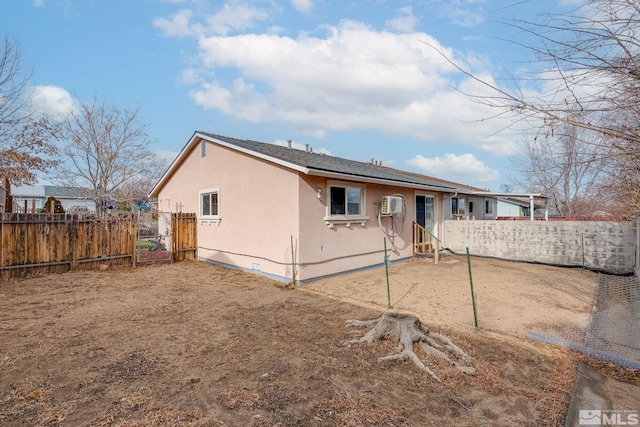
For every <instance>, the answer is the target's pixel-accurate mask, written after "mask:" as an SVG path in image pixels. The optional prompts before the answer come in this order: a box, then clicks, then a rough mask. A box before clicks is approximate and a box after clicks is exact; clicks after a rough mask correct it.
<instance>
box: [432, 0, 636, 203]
mask: <svg viewBox="0 0 640 427" xmlns="http://www.w3.org/2000/svg"><path fill="white" fill-rule="evenodd" d="M522 3H526V1H525V2H522ZM506 24H507V25H509V26H511V27H513V28H514V29H516V30H518V31H520V32H521V33H523V34H524V35H526V36H530V37H523V38H522V39H523V40H530V39H534V40H537V42H536V43H534V44H528V43H527V42H522V43H519V42H518V41H516V40H512V42H513V43H516V44H519V45H520V47H524V48H525V49H526V50H528V51H529V52H531V53H532V57H533V59H532V62H531V64H532V65H533V66H534V68H535V70H534V71H533V72H531V73H530V77H529V78H527V79H522V80H515V79H513V80H512V81H513V83H514V85H513V86H512V88H511V89H510V88H506V87H504V86H500V85H498V84H495V83H493V82H490V81H487V80H483V79H481V78H479V77H477V76H475V75H473V74H472V73H471V72H469V71H467V70H464V69H463V68H462V67H460V66H458V65H457V64H455V63H454V62H453V61H451V60H449V59H448V58H446V56H445V55H444V53H442V52H441V54H442V55H443V57H445V58H446V59H447V60H449V62H450V63H451V64H452V65H454V66H455V67H456V68H458V70H460V71H461V72H462V73H464V74H466V75H467V76H468V77H470V78H471V79H473V80H475V81H476V82H479V83H480V84H482V85H484V87H485V88H488V89H490V91H491V93H492V94H491V95H488V96H487V94H486V93H484V94H480V95H479V94H473V93H469V94H468V95H469V96H470V97H472V98H473V99H475V100H476V101H477V102H479V103H481V104H483V105H486V106H490V107H494V108H495V109H497V111H498V112H497V114H496V115H499V116H502V117H507V118H509V119H511V121H512V123H513V124H514V125H516V124H518V125H522V124H523V123H524V124H526V125H528V126H531V127H530V131H531V132H533V133H534V134H536V133H537V135H538V136H554V134H555V133H556V132H558V131H559V130H560V129H562V128H565V126H567V125H568V126H573V127H576V128H580V129H583V133H584V132H591V133H592V134H593V136H592V137H590V138H589V140H591V141H598V142H599V144H600V145H599V147H600V150H601V155H600V157H601V158H602V159H603V160H607V162H608V163H609V170H611V171H614V170H618V171H620V170H621V168H629V167H631V170H629V173H624V176H625V177H626V178H632V177H637V173H635V174H634V173H632V172H633V167H634V165H635V164H636V163H632V162H631V163H630V162H628V161H627V159H628V158H629V156H632V157H635V158H637V155H638V154H637V153H639V152H640V123H639V122H638V117H640V38H639V32H640V6H638V2H637V0H584V1H583V3H582V4H581V5H580V6H579V7H577V8H575V9H573V10H572V11H571V12H567V13H562V14H551V13H549V14H546V15H544V16H542V17H541V19H540V20H539V21H535V22H531V21H525V20H512V21H510V22H507V23H506ZM532 89H535V90H532ZM586 151H587V152H589V149H587V150H586ZM611 178H612V179H613V178H614V175H611ZM638 186H640V181H635V182H629V181H628V180H627V181H625V185H616V182H615V181H612V182H610V185H609V186H608V189H609V191H610V192H615V193H618V192H620V194H619V197H618V200H623V199H624V200H626V201H627V204H626V210H627V211H628V212H629V213H631V214H633V213H636V214H637V213H640V208H639V206H638V204H637V202H635V204H634V202H631V203H629V202H630V199H629V198H625V197H624V194H625V193H626V192H628V191H629V190H630V189H634V188H637V187H638Z"/></svg>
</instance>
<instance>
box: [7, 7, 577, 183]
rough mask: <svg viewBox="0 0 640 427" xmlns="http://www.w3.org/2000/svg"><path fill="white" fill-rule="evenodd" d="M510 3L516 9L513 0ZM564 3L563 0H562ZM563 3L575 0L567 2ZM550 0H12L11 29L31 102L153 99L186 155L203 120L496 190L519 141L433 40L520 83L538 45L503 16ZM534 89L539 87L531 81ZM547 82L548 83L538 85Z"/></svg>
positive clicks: (155, 132)
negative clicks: (524, 45) (474, 96)
mask: <svg viewBox="0 0 640 427" xmlns="http://www.w3.org/2000/svg"><path fill="white" fill-rule="evenodd" d="M512 3H513V5H511V4H512ZM556 3H558V4H556ZM564 3H569V1H568V0H564ZM568 6H570V5H568V4H561V3H560V2H554V1H551V0H543V1H539V0H538V1H517V0H507V1H504V0H503V1H491V0H484V1H483V0H424V1H402V0H396V1H391V0H387V1H385V0H377V1H348V0H347V1H329V0H290V1H276V0H267V1H251V0H229V1H226V2H225V1H205V0H11V1H6V2H3V5H2V13H0V30H1V32H2V33H4V34H6V35H7V36H9V37H10V38H12V39H14V40H15V41H17V42H18V43H19V45H20V47H21V50H22V53H23V55H24V59H25V62H26V64H27V65H28V66H29V67H32V69H33V73H32V78H31V88H32V91H33V94H34V102H36V103H38V104H39V105H40V106H41V107H42V108H43V109H45V110H47V111H54V110H55V111H58V112H64V111H70V110H71V109H73V108H74V106H75V105H77V102H78V101H91V100H92V99H93V97H96V96H97V97H98V98H101V99H105V100H106V101H108V102H109V103H113V104H116V105H118V106H119V107H122V108H136V107H138V108H139V109H140V113H141V116H142V118H143V121H144V122H145V123H147V124H148V125H149V133H150V136H151V137H152V139H154V140H155V141H156V142H155V144H154V146H153V147H152V149H153V150H155V151H158V152H159V153H160V154H162V155H163V156H165V157H167V158H171V157H172V156H175V155H176V154H177V152H178V151H179V150H180V149H181V148H182V147H183V146H184V144H185V143H186V142H187V141H188V139H189V138H190V137H191V135H192V134H193V132H194V131H195V130H201V131H206V132H212V133H217V134H221V135H225V136H231V137H236V138H241V139H253V140H257V141H263V142H270V143H281V144H284V143H286V141H287V140H293V141H294V143H296V144H300V146H304V144H309V145H310V146H311V147H313V149H314V151H319V152H326V153H328V154H331V155H335V156H339V157H345V158H349V159H354V160H360V161H370V160H371V159H372V158H373V159H376V160H378V161H382V163H383V164H384V165H387V166H392V167H396V168H399V169H404V170H410V171H414V172H420V173H424V174H427V175H432V176H436V177H440V178H445V179H450V180H453V181H457V182H460V183H465V184H470V185H476V186H479V187H483V188H487V189H491V190H499V187H500V185H501V184H505V183H509V176H510V175H512V174H513V172H512V171H510V170H509V166H510V162H509V157H510V156H512V155H513V154H514V149H515V147H516V146H517V144H518V143H519V142H520V141H521V140H522V136H521V135H520V134H519V133H518V132H516V131H514V130H507V131H501V132H499V131H500V130H501V129H503V128H504V127H505V125H506V124H507V123H505V122H504V121H501V120H498V119H491V120H489V119H488V118H489V117H491V116H492V115H494V114H495V113H496V111H491V110H490V109H487V107H484V106H482V105H480V104H478V103H476V102H473V101H472V100H470V99H469V98H468V97H467V96H466V95H464V94H463V93H465V92H466V93H468V92H471V93H483V91H485V89H484V88H482V87H481V86H479V85H478V84H477V83H474V82H473V81H471V80H469V79H468V78H466V77H465V76H464V75H462V74H461V73H459V72H457V71H456V70H455V69H454V68H453V67H452V66H451V65H450V64H447V63H446V61H444V60H443V59H442V57H440V56H439V55H438V54H437V53H436V52H435V50H434V48H437V49H441V50H442V51H444V52H445V53H446V54H447V55H448V56H449V57H450V58H452V59H454V60H455V61H456V63H458V64H460V65H461V66H463V67H464V68H465V69H468V70H470V71H472V72H473V73H475V74H477V75H479V76H481V77H483V78H484V79H486V80H488V81H495V82H498V83H499V84H500V85H505V87H508V86H510V85H512V83H511V82H509V80H508V79H504V78H505V77H507V76H510V75H512V76H516V77H518V76H521V75H526V74H527V73H528V72H529V70H528V69H527V67H528V66H529V64H530V63H531V62H530V60H531V58H530V57H529V55H530V53H529V52H527V51H525V50H523V49H519V48H518V47H517V46H516V45H514V44H512V43H509V42H508V41H507V40H517V41H525V42H526V41H527V40H523V39H522V37H524V36H523V35H522V34H518V33H516V32H514V31H513V30H512V29H509V27H507V26H505V25H503V24H501V23H500V22H502V21H504V20H505V19H509V18H512V17H514V18H518V19H525V20H531V19H535V16H536V14H537V13H539V12H541V11H544V10H554V11H561V10H562V9H561V8H562V7H568ZM525 89H527V88H525ZM528 89H529V90H532V91H535V90H536V88H535V87H531V88H528Z"/></svg>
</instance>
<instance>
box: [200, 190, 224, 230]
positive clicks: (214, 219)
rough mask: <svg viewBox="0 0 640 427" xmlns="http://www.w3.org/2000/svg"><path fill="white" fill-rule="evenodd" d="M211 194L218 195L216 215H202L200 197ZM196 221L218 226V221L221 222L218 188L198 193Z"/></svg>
mask: <svg viewBox="0 0 640 427" xmlns="http://www.w3.org/2000/svg"><path fill="white" fill-rule="evenodd" d="M211 193H218V215H202V195H203V194H211ZM198 221H201V222H202V223H204V222H208V223H215V224H220V221H222V215H221V209H220V187H214V188H206V189H204V190H200V191H198Z"/></svg>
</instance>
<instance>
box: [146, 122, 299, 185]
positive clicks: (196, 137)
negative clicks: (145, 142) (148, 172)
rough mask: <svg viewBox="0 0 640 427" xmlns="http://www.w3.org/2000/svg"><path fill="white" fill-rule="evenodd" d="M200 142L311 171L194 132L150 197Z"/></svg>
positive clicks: (294, 168)
mask: <svg viewBox="0 0 640 427" xmlns="http://www.w3.org/2000/svg"><path fill="white" fill-rule="evenodd" d="M198 140H205V141H209V142H211V143H214V144H217V145H221V146H223V147H226V148H229V149H231V150H234V151H238V152H241V153H244V154H248V155H250V156H253V157H257V158H260V159H263V160H266V161H269V162H272V163H276V164H278V165H281V166H284V167H286V168H289V169H293V170H297V171H299V172H302V173H308V171H309V170H308V169H307V168H306V167H304V166H301V165H298V164H295V163H291V162H287V161H284V160H282V159H278V158H276V157H272V156H268V155H266V154H262V153H259V152H257V151H253V150H249V149H247V148H244V147H239V146H237V145H234V144H230V143H228V142H225V141H222V140H219V139H217V138H212V137H210V136H209V135H205V134H202V133H200V132H194V133H193V135H192V136H191V138H190V139H189V141H188V142H187V143H186V144H185V146H184V147H183V148H182V150H181V151H180V154H178V156H177V157H176V158H175V159H174V160H173V162H172V163H171V165H170V166H169V168H168V169H167V171H166V172H165V173H164V175H162V177H161V178H160V180H159V181H158V182H157V183H156V185H154V186H153V188H152V189H151V191H150V192H149V197H154V196H157V193H158V192H159V190H160V188H162V186H164V184H165V183H166V181H167V180H168V179H169V177H170V176H171V175H173V173H174V171H175V169H176V168H178V165H180V163H182V161H183V159H184V158H185V157H186V156H187V153H189V152H190V151H191V148H192V146H193V145H195V143H196V142H197V141H198Z"/></svg>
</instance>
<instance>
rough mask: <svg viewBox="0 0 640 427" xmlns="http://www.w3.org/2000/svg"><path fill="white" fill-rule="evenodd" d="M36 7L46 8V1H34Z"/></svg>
mask: <svg viewBox="0 0 640 427" xmlns="http://www.w3.org/2000/svg"><path fill="white" fill-rule="evenodd" d="M32 4H33V6H34V7H44V0H33V3H32Z"/></svg>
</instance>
